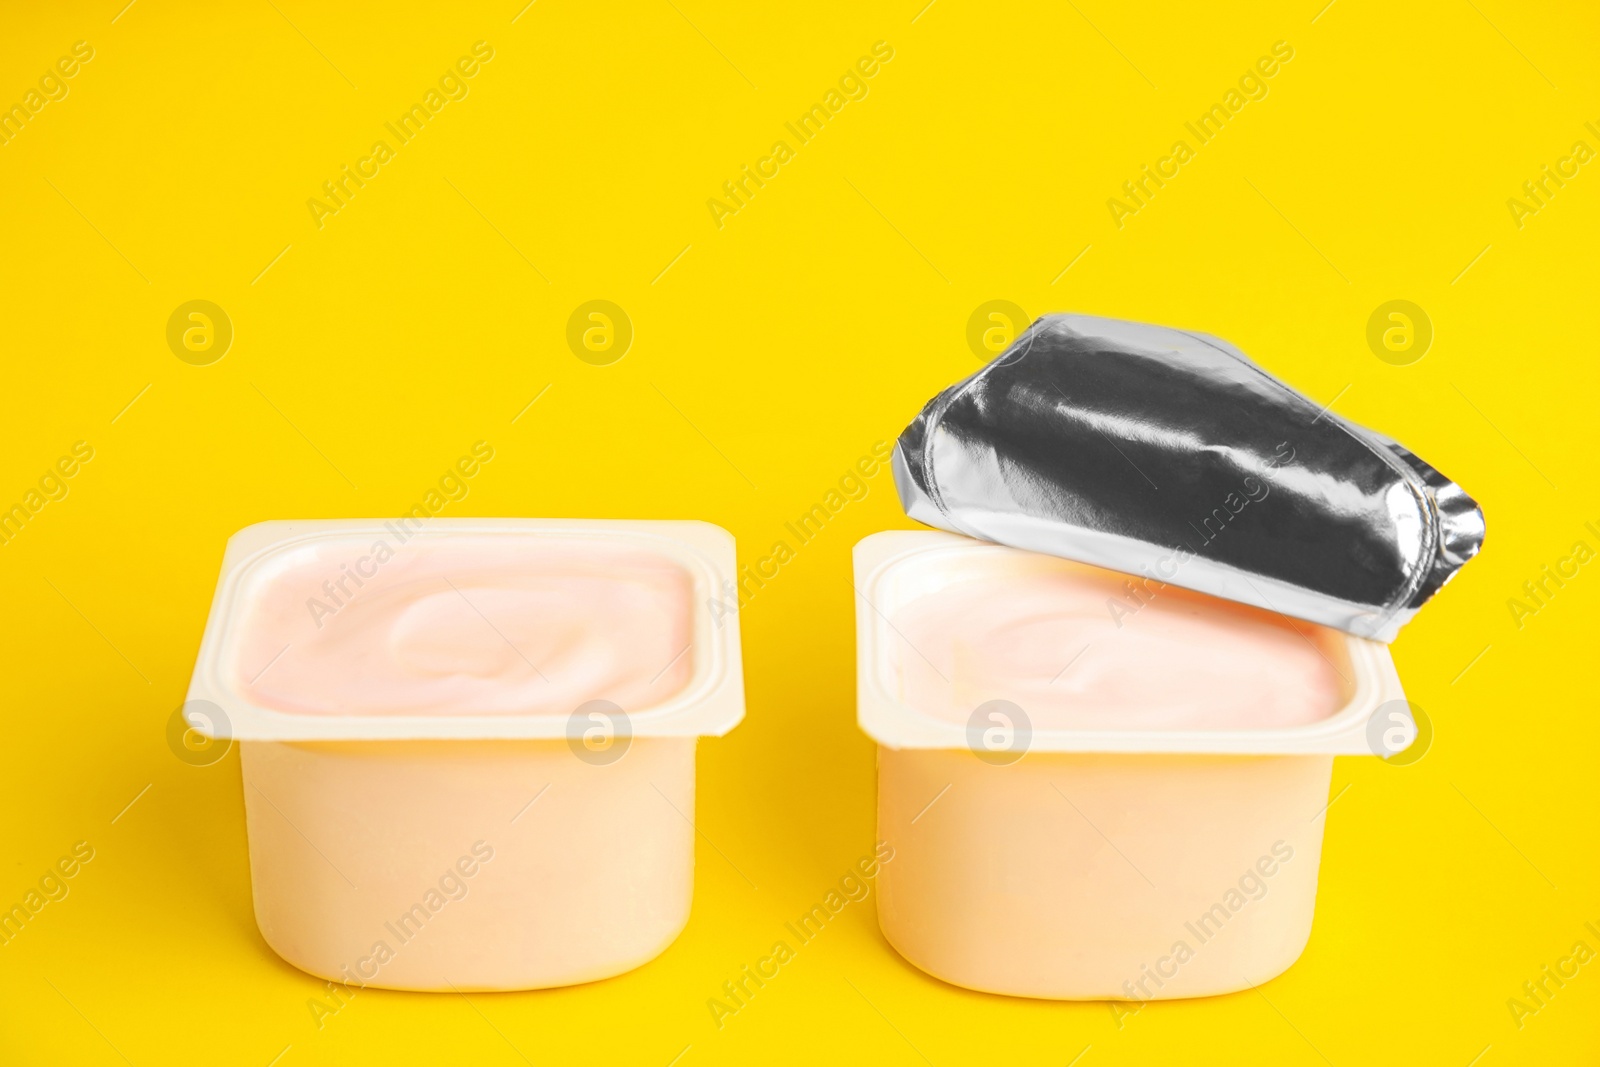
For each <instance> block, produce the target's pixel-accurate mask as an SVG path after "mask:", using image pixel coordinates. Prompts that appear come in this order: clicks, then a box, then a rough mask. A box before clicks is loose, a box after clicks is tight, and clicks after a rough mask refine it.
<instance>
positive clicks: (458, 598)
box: [233, 534, 694, 716]
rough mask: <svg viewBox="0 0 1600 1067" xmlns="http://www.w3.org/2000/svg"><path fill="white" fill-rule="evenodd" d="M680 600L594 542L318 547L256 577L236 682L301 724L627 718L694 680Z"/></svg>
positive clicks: (477, 540) (497, 538) (642, 565)
mask: <svg viewBox="0 0 1600 1067" xmlns="http://www.w3.org/2000/svg"><path fill="white" fill-rule="evenodd" d="M693 599H694V589H693V582H692V580H691V577H690V575H689V574H688V572H687V571H685V570H684V568H683V567H682V566H680V565H679V564H678V563H676V562H675V561H673V560H672V559H669V558H668V557H666V556H663V555H655V554H652V553H650V552H648V551H642V550H640V549H638V548H636V547H632V546H620V545H614V544H607V543H605V542H600V541H595V540H592V539H591V540H579V539H575V538H574V539H566V538H552V537H541V536H536V535H531V534H504V535H494V534H484V535H475V536H458V537H448V538H427V537H415V538H413V539H411V540H409V541H407V542H406V543H403V544H400V545H398V546H394V545H393V543H392V540H381V541H377V542H367V541H350V540H342V539H341V540H331V541H324V542H320V543H316V544H311V545H306V546H304V547H302V548H299V549H297V550H296V551H294V552H290V553H285V554H284V556H283V557H282V558H281V559H277V560H274V561H272V563H271V565H270V566H268V567H265V568H262V572H261V573H260V575H259V576H258V578H257V579H256V582H255V597H254V603H253V605H252V606H251V607H250V608H249V609H248V610H247V612H246V613H245V616H244V618H243V619H242V620H241V628H240V636H239V642H238V646H237V648H238V652H237V655H236V657H235V661H234V665H233V666H234V673H235V679H234V682H235V684H236V685H237V686H238V687H239V688H240V690H241V691H243V692H245V693H247V694H249V696H250V699H251V700H252V701H254V702H256V703H258V704H260V705H262V706H264V707H269V708H273V709H275V710H279V711H287V712H294V713H299V714H306V715H386V716H388V715H438V714H452V713H471V714H501V715H508V714H519V715H561V716H565V715H568V714H570V713H571V712H572V710H573V709H574V708H576V707H577V706H579V705H580V704H583V703H585V702H587V701H590V700H607V701H611V702H613V703H615V704H617V705H618V706H619V707H621V708H622V709H623V710H625V711H629V712H632V711H637V710H639V709H641V708H645V707H649V706H654V705H657V704H660V703H662V702H663V701H665V700H667V699H669V698H671V697H672V696H674V695H675V694H677V693H678V692H680V691H681V690H682V689H683V688H684V686H685V685H686V684H687V683H688V681H689V679H690V677H691V675H692V674H693V664H694V654H693V651H692V650H691V649H690V647H689V646H690V643H691V640H692V637H693V625H692V624H693V611H692V608H693Z"/></svg>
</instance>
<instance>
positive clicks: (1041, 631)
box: [890, 563, 1350, 730]
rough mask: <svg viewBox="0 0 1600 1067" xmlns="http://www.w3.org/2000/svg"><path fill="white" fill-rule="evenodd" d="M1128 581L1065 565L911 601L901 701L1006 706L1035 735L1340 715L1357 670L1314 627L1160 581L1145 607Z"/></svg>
mask: <svg viewBox="0 0 1600 1067" xmlns="http://www.w3.org/2000/svg"><path fill="white" fill-rule="evenodd" d="M1127 582H1128V576H1127V575H1123V574H1116V573H1113V572H1111V571H1103V570H1099V569H1097V568H1092V567H1085V566H1081V565H1076V564H1068V563H1062V565H1061V567H1060V568H1059V569H1055V570H1049V569H1040V570H1037V571H1035V572H1032V573H1006V572H998V573H996V574H995V575H993V576H985V577H973V578H966V579H962V580H958V581H956V582H954V583H952V584H951V585H948V586H946V587H945V588H943V589H941V590H939V591H937V592H935V593H931V594H928V595H925V596H922V597H920V598H918V599H915V600H912V601H910V602H908V603H907V604H905V605H904V606H903V607H902V608H900V609H899V610H898V611H896V612H894V614H893V615H892V623H893V627H894V630H895V631H897V632H898V636H894V635H891V638H890V640H891V643H892V646H893V647H892V648H891V650H890V651H891V655H892V657H893V660H894V662H895V664H896V665H897V667H898V671H899V677H900V681H901V686H902V690H901V695H902V698H903V699H904V700H905V702H906V703H907V704H908V705H909V706H910V707H911V708H913V709H914V710H916V711H918V712H921V713H922V714H925V715H930V716H932V717H935V718H939V719H944V720H946V721H960V722H965V721H967V718H968V716H970V715H971V713H972V712H973V710H974V709H975V708H977V707H978V706H979V705H980V704H982V703H984V702H985V701H989V700H1009V701H1011V702H1013V703H1015V704H1017V705H1018V706H1019V707H1021V708H1022V709H1023V711H1024V712H1026V713H1027V715H1028V717H1029V720H1030V721H1031V723H1032V726H1033V728H1034V729H1035V730H1040V729H1087V730H1098V729H1111V730H1196V729H1198V730H1239V729H1252V728H1273V727H1286V726H1297V725H1302V724H1305V723H1312V722H1316V721H1318V720H1319V719H1324V718H1327V717H1328V716H1330V715H1332V714H1333V713H1334V712H1336V711H1338V709H1339V708H1340V707H1341V706H1343V704H1344V703H1345V700H1346V699H1347V698H1346V690H1347V683H1346V682H1345V679H1344V677H1342V675H1348V674H1349V673H1350V668H1349V667H1348V666H1347V665H1344V662H1343V660H1342V659H1341V658H1340V657H1339V653H1338V651H1337V649H1338V643H1337V641H1330V640H1329V639H1328V633H1327V632H1326V631H1323V630H1322V629H1321V628H1320V627H1317V626H1314V625H1312V624H1311V623H1306V622H1298V621H1293V620H1290V619H1288V618H1286V617H1284V616H1281V615H1275V614H1271V613H1269V612H1264V611H1258V610H1256V609H1254V608H1250V607H1246V606H1244V605H1241V604H1235V603H1232V602H1230V601H1225V600H1219V599H1216V598H1213V597H1209V596H1205V595H1202V594H1199V593H1192V592H1189V591H1187V590H1183V589H1179V588H1177V587H1175V586H1166V587H1164V588H1163V587H1161V586H1159V585H1158V583H1155V582H1152V583H1150V586H1149V589H1150V590H1151V591H1153V595H1151V593H1149V592H1145V591H1144V590H1143V589H1142V588H1141V593H1142V595H1143V598H1144V602H1143V604H1142V606H1141V604H1140V601H1139V600H1136V599H1133V598H1130V595H1129V590H1128V587H1127V585H1126V583H1127ZM1112 605H1116V610H1115V611H1114V610H1113V607H1112ZM1119 622H1120V625H1119Z"/></svg>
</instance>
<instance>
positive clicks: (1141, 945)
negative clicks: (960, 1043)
mask: <svg viewBox="0 0 1600 1067" xmlns="http://www.w3.org/2000/svg"><path fill="white" fill-rule="evenodd" d="M855 572H856V589H857V594H858V595H857V605H856V621H857V654H858V663H857V668H858V669H857V687H858V688H857V700H858V716H859V721H860V724H861V727H862V729H863V730H864V731H865V732H866V733H867V734H868V735H869V736H871V737H872V738H873V739H874V740H875V741H877V742H878V834H879V837H880V838H881V839H882V840H884V841H885V842H887V843H888V844H889V845H890V846H892V847H893V848H894V850H895V862H894V863H893V864H889V865H887V866H885V867H884V869H883V871H882V872H880V874H879V876H878V890H879V897H878V921H879V924H880V925H881V927H882V929H883V933H884V936H885V937H886V938H887V939H888V941H889V943H890V944H892V945H893V946H894V947H895V948H896V949H897V950H898V951H899V952H900V953H901V955H903V956H905V957H906V959H908V960H909V961H910V962H912V963H913V964H915V965H916V966H917V967H920V968H921V969H922V970H924V971H927V972H928V973H929V974H932V975H934V976H936V977H938V978H942V979H944V980H945V981H948V982H951V983H954V984H956V985H960V986H966V987H969V988H972V989H979V990H984V991H986V992H992V993H1004V994H1010V995H1014V996H1027V997H1040V998H1048V999H1061V1000H1098V999H1121V1000H1137V1001H1145V1000H1152V999H1167V998H1173V997H1192V996H1204V995H1209V994H1215V993H1224V992H1231V991H1234V990H1239V989H1245V988H1248V987H1250V986H1252V985H1256V984H1259V983H1260V982H1263V981H1265V980H1266V979H1268V978H1271V977H1273V976H1275V975H1277V974H1279V973H1281V972H1282V971H1284V970H1286V969H1287V968H1288V967H1289V966H1290V965H1291V964H1293V963H1294V961H1295V960H1296V959H1298V958H1299V956H1300V953H1301V951H1302V950H1303V949H1304V947H1305V944H1306V941H1307V939H1308V938H1309V936H1310V933H1311V920H1312V912H1313V909H1314V906H1315V903H1316V890H1317V870H1318V866H1319V863H1320V859H1321V851H1322V833H1323V823H1324V813H1325V811H1326V808H1327V806H1328V803H1329V797H1328V793H1329V785H1330V780H1331V775H1332V768H1333V757H1334V756H1335V755H1372V754H1374V749H1373V748H1372V747H1371V746H1370V745H1369V741H1368V738H1369V722H1370V721H1371V720H1372V719H1373V717H1374V714H1375V713H1376V712H1378V710H1379V709H1380V707H1382V706H1383V705H1385V704H1386V703H1387V702H1389V701H1395V700H1402V699H1403V696H1404V694H1403V693H1402V691H1401V688H1400V682H1399V678H1398V677H1397V675H1396V674H1395V671H1394V666H1393V663H1392V661H1391V660H1390V657H1389V651H1388V648H1387V647H1386V646H1384V645H1382V644H1379V643H1376V642H1373V641H1368V640H1364V639H1362V638H1357V637H1354V636H1351V635H1348V634H1344V633H1341V632H1338V631H1334V630H1329V629H1323V628H1321V627H1317V626H1313V625H1311V624H1309V623H1305V622H1298V621H1295V620H1290V619H1288V618H1286V617H1283V616H1278V615H1273V614H1271V613H1268V612H1262V611H1258V610H1256V609H1254V608H1249V607H1245V606H1243V605H1238V604H1232V603H1229V602H1226V601H1221V600H1215V599H1213V598H1210V597H1206V596H1204V595H1202V594H1196V593H1191V592H1188V591H1186V590H1180V589H1178V588H1176V587H1172V586H1165V587H1163V586H1162V585H1161V584H1160V583H1159V582H1153V581H1152V582H1148V583H1147V582H1144V581H1142V580H1140V579H1138V578H1131V577H1130V576H1128V575H1124V574H1116V573H1114V572H1110V571H1104V570H1100V569H1099V568H1095V567H1091V566H1088V565H1086V564H1080V563H1075V562H1071V561H1068V560H1065V559H1061V558H1058V557H1054V556H1046V555H1041V554H1036V553H1031V552H1025V551H1021V550H1018V549H1013V548H1006V547H1002V546H999V545H993V544H989V543H986V542H981V541H975V540H972V539H970V538H966V537H961V536H957V535H952V534H947V533H939V532H932V531H894V532H887V533H879V534H874V535H872V536H870V537H868V538H866V539H864V540H863V541H861V542H860V543H859V544H857V545H856V548H855Z"/></svg>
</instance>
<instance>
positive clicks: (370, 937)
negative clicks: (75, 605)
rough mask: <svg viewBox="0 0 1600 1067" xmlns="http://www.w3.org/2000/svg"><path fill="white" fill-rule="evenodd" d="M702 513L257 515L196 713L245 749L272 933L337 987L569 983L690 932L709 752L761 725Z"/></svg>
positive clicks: (256, 874)
mask: <svg viewBox="0 0 1600 1067" xmlns="http://www.w3.org/2000/svg"><path fill="white" fill-rule="evenodd" d="M735 573H736V572H735V569H734V542H733V538H732V537H731V536H730V535H729V534H728V533H727V532H726V531H725V530H722V529H721V528H719V527H716V526H713V525H710V524H708V523H703V522H680V521H628V520H561V519H429V520H427V522H426V523H421V522H419V521H416V520H409V521H408V520H398V521H392V522H382V521H379V520H370V521H369V520H351V521H344V520H327V521H307V522H266V523H261V524H258V525H255V526H250V527H247V528H246V529H244V530H241V531H240V532H239V533H237V534H235V535H234V536H233V538H232V539H231V540H230V541H229V542H228V548H227V552H226V554H225V556H224V558H223V564H222V575H221V578H220V580H219V582H218V586H217V593H216V597H215V599H214V601H213V602H212V607H211V615H210V618H209V620H208V622H207V624H206V630H205V635H204V637H203V638H202V641H201V645H200V653H199V659H198V662H197V663H196V665H195V672H194V678H193V680H192V682H191V684H190V687H189V700H188V703H186V704H185V707H184V713H185V718H186V720H187V722H188V725H189V727H190V728H191V729H193V730H195V731H196V732H198V733H201V734H203V735H205V736H207V737H218V738H231V739H235V740H237V741H238V742H239V749H240V763H241V767H242V771H243V778H244V796H245V815H246V823H247V830H248V837H249V845H250V871H251V885H252V890H253V896H254V902H255V914H256V921H257V924H258V925H259V926H260V929H261V933H262V936H263V937H264V938H265V939H266V941H267V943H268V945H270V946H271V947H272V948H273V950H274V951H276V952H277V953H278V954H279V955H280V956H282V957H283V958H284V959H286V960H288V961H289V962H290V963H292V964H294V965H295V966H296V967H299V968H301V969H302V970H305V971H309V972H310V973H312V974H315V975H319V976H321V977H324V978H328V979H331V980H333V981H336V982H339V983H341V984H343V985H346V986H352V987H361V986H378V987H383V988H393V989H413V990H449V989H457V990H474V989H477V990H506V989H535V988H541V987H547V986H559V985H570V984H573V983H578V982H586V981H591V980H594V979H598V978H605V977H608V976H611V975H615V974H620V973H622V972H624V971H627V970H630V969H632V968H634V967H637V966H639V965H640V964H643V963H645V962H646V961H648V960H650V959H652V958H654V957H655V956H656V955H658V954H659V953H660V952H662V951H663V950H664V949H665V948H666V947H667V945H669V944H670V943H671V942H672V941H673V939H674V938H675V937H677V935H678V933H679V932H680V931H681V930H682V929H683V926H684V924H685V923H686V922H687V921H688V917H689V908H690V902H691V897H692V892H693V876H694V826H693V819H694V753H695V740H696V738H697V737H700V736H720V735H722V734H724V733H726V732H727V731H728V730H730V729H732V728H733V727H734V725H735V724H737V723H738V722H739V720H740V719H741V718H742V717H743V715H744V684H743V673H742V669H741V664H740V653H739V629H738V621H737V618H736V617H728V618H716V619H714V618H713V614H712V611H711V609H710V605H712V604H714V603H716V602H717V598H718V596H719V594H720V591H721V590H722V589H723V584H724V582H728V581H732V580H733V578H734V576H735Z"/></svg>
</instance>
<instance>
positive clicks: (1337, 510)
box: [893, 315, 1484, 641]
mask: <svg viewBox="0 0 1600 1067" xmlns="http://www.w3.org/2000/svg"><path fill="white" fill-rule="evenodd" d="M893 467H894V477H895V486H896V488H897V489H898V490H899V493H900V500H901V502H902V503H903V504H904V506H905V509H906V513H907V514H908V515H910V516H911V517H912V518H914V519H917V520H918V521H920V522H924V523H927V524H928V525H930V526H937V527H939V528H941V529H945V530H950V531H952V532H955V533H960V534H966V535H968V536H970V537H976V538H980V539H983V540H987V541H994V542H997V543H1000V544H1005V545H1011V546H1013V547H1016V548H1022V549H1027V550H1030V551H1034V552H1045V553H1049V554H1051V555H1056V556H1064V557H1066V558H1069V559H1074V560H1079V561H1081V562H1084V563H1090V564H1094V565H1096V566H1100V567H1106V568H1109V569H1112V570H1117V571H1124V572H1127V573H1128V574H1131V575H1136V576H1140V577H1142V578H1144V579H1149V580H1150V582H1151V583H1170V584H1173V585H1178V586H1183V587H1185V588H1189V589H1194V590H1198V591H1200V592H1203V593H1209V594H1211V595H1213V596H1218V597H1224V598H1226V599H1228V600H1234V601H1239V602H1241V603H1245V604H1250V605H1253V606H1255V607H1259V608H1263V609H1266V610H1268V611H1274V612H1279V613H1281V614H1284V615H1290V616H1294V617H1296V618H1300V619H1305V620H1307V621H1309V622H1314V623H1318V624H1321V625H1323V626H1330V627H1334V628H1337V629H1340V630H1344V631H1347V632H1349V633H1353V634H1356V635H1358V636H1361V637H1369V638H1374V639H1377V640H1381V641H1391V640H1393V639H1394V637H1395V635H1396V634H1397V633H1398V632H1399V630H1400V627H1401V626H1403V625H1404V624H1405V623H1406V622H1407V621H1409V620H1410V619H1411V617H1412V615H1414V614H1415V613H1416V611H1417V609H1418V608H1419V607H1421V606H1422V605H1423V604H1424V603H1425V602H1426V601H1427V600H1428V598H1429V597H1431V596H1433V594H1434V593H1436V592H1438V591H1439V589H1440V587H1441V586H1443V585H1444V584H1445V582H1447V581H1449V580H1450V578H1451V577H1453V576H1454V575H1455V573H1456V571H1457V570H1459V569H1460V567H1461V566H1462V564H1464V563H1465V562H1466V561H1467V560H1469V559H1471V558H1472V557H1473V556H1474V555H1475V554H1477V552H1478V549H1479V548H1480V547H1481V546H1482V544H1483V537H1484V523H1483V512H1482V511H1481V510H1480V509H1479V507H1478V505H1477V504H1476V503H1475V502H1474V501H1473V500H1472V498H1470V497H1469V496H1467V494H1466V493H1465V492H1463V491H1462V489H1461V487H1460V486H1458V485H1456V484H1455V483H1454V482H1452V481H1450V480H1449V479H1448V478H1446V477H1445V476H1444V475H1442V474H1440V473H1439V472H1438V471H1436V470H1435V469H1433V468H1432V467H1430V466H1429V465H1428V464H1426V463H1424V462H1423V461H1422V460H1420V459H1418V458H1417V457H1416V456H1415V455H1413V454H1412V453H1411V452H1409V451H1407V450H1406V449H1405V448H1404V447H1402V446H1401V445H1399V444H1397V443H1396V442H1394V441H1392V440H1390V439H1389V438H1387V437H1384V436H1382V435H1381V434H1378V433H1375V432H1373V431H1372V430H1369V429H1367V428H1365V427H1363V426H1358V425H1356V424H1355V423H1352V422H1350V421H1348V420H1346V419H1343V418H1340V417H1339V416H1338V415H1336V414H1334V413H1333V412H1331V411H1329V410H1327V408H1325V407H1323V406H1321V405H1318V404H1316V403H1314V402H1312V401H1311V400H1308V399H1307V398H1306V397H1304V396H1301V395H1300V394H1299V393H1297V392H1295V391H1294V390H1293V389H1291V388H1289V387H1288V386H1287V385H1285V384H1283V383H1282V382H1280V381H1278V380H1277V379H1276V378H1274V377H1272V375H1270V374H1268V373H1267V372H1266V371H1264V370H1262V369H1261V368H1260V367H1258V366H1257V365H1256V364H1255V363H1254V362H1252V361H1251V360H1250V358H1249V357H1247V356H1246V355H1245V354H1244V353H1243V352H1241V351H1239V350H1238V349H1237V348H1235V347H1233V346H1232V345H1230V344H1228V343H1227V342H1226V341H1222V340H1219V339H1217V338H1215V337H1208V336H1206V335H1204V334H1198V333H1190V332H1187V331H1184V330H1176V329H1171V328H1168V327H1164V326H1151V325H1145V324H1142V323H1133V322H1121V321H1117V320H1115V319H1103V318H1097V317H1094V316H1089V315H1047V316H1045V317H1044V318H1041V319H1039V320H1038V321H1037V322H1035V323H1034V324H1033V325H1032V326H1031V327H1029V328H1028V330H1027V332H1026V333H1024V334H1023V335H1022V336H1020V337H1018V338H1017V340H1016V342H1015V343H1014V344H1013V345H1012V346H1011V347H1010V348H1009V349H1007V350H1006V351H1005V352H1004V353H1002V354H1001V355H1000V356H999V357H998V358H996V359H995V360H994V361H993V362H991V363H989V364H987V365H986V366H985V367H984V368H983V369H982V370H980V371H978V372H977V373H976V374H974V375H972V376H971V377H970V378H967V379H966V380H965V381H962V382H958V383H957V384H955V385H953V386H951V387H950V388H948V389H946V390H945V391H944V392H942V393H940V394H939V395H938V396H936V397H934V398H933V399H932V400H931V401H929V402H928V404H927V406H925V407H924V408H923V409H922V412H921V414H919V415H918V416H917V417H916V419H914V420H913V421H912V423H911V425H910V426H908V427H906V429H905V432H904V433H902V434H901V435H900V439H899V442H898V445H897V447H896V449H895V453H894V460H893Z"/></svg>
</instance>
